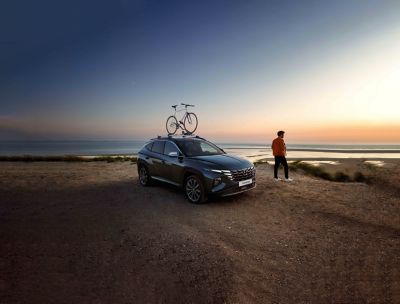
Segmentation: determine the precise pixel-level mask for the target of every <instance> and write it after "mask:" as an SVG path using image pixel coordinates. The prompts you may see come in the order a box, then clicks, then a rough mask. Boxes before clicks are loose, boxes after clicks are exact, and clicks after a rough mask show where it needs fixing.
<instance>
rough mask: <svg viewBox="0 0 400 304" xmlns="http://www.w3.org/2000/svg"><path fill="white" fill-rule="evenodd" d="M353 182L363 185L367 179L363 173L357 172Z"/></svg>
mask: <svg viewBox="0 0 400 304" xmlns="http://www.w3.org/2000/svg"><path fill="white" fill-rule="evenodd" d="M353 180H354V181H355V182H359V183H363V182H366V181H367V178H366V176H365V175H364V174H362V172H359V171H357V172H356V173H354V178H353Z"/></svg>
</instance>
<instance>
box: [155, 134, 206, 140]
mask: <svg viewBox="0 0 400 304" xmlns="http://www.w3.org/2000/svg"><path fill="white" fill-rule="evenodd" d="M162 138H171V139H172V138H198V139H203V140H206V139H205V138H203V137H201V136H199V135H194V134H190V135H189V134H174V135H171V134H170V135H167V136H161V135H157V137H156V138H152V140H154V139H162Z"/></svg>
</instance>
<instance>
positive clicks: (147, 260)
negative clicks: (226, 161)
mask: <svg viewBox="0 0 400 304" xmlns="http://www.w3.org/2000/svg"><path fill="white" fill-rule="evenodd" d="M265 161H267V160H265ZM331 161H333V163H332V162H325V163H324V162H321V161H320V162H317V163H310V165H312V166H323V167H324V170H326V171H327V172H331V173H332V174H333V173H334V172H337V171H342V172H346V173H347V174H348V175H349V176H352V174H353V173H354V172H356V171H361V172H363V174H364V175H365V176H366V177H368V182H333V181H328V180H323V179H320V178H317V177H315V176H312V175H308V174H306V173H304V172H302V171H301V170H297V171H296V172H294V171H291V177H293V179H294V181H293V182H292V183H283V182H278V183H277V182H275V181H274V180H273V179H272V166H271V165H270V164H268V163H265V162H264V163H260V164H257V167H256V168H257V188H256V189H254V190H252V191H249V192H246V193H244V194H242V195H239V196H233V197H228V198H213V199H211V200H210V202H208V203H207V204H204V205H193V204H190V203H189V202H188V201H187V200H186V199H185V197H184V195H183V192H182V190H180V189H179V188H175V187H172V186H168V185H164V184H156V185H154V186H151V187H141V186H140V185H139V183H138V177H137V168H136V164H135V163H134V162H130V161H126V162H104V161H101V162H29V163H27V162H0V201H1V204H0V242H1V244H2V246H0V273H1V276H0V299H1V300H0V302H1V303H398V302H400V280H399V278H400V257H399V254H398V253H399V251H400V188H399V184H400V179H399V176H400V174H399V173H400V160H396V159H385V160H384V161H383V162H377V163H376V162H375V163H374V162H372V163H371V162H365V159H331ZM280 173H281V174H282V171H281V172H280Z"/></svg>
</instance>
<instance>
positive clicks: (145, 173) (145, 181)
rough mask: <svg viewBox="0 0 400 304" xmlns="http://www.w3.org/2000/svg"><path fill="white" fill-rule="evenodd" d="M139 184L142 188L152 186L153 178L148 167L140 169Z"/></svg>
mask: <svg viewBox="0 0 400 304" xmlns="http://www.w3.org/2000/svg"><path fill="white" fill-rule="evenodd" d="M139 182H140V184H141V185H142V186H145V187H146V186H150V185H151V176H150V174H149V169H147V167H146V166H143V165H142V166H140V167H139Z"/></svg>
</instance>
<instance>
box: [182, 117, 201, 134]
mask: <svg viewBox="0 0 400 304" xmlns="http://www.w3.org/2000/svg"><path fill="white" fill-rule="evenodd" d="M197 124H198V121H197V116H196V114H194V113H192V112H188V113H187V115H186V116H185V119H184V120H183V126H184V128H185V130H186V132H187V133H189V134H193V133H194V131H196V129H197Z"/></svg>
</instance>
